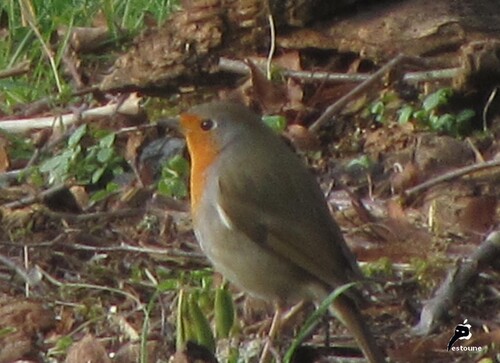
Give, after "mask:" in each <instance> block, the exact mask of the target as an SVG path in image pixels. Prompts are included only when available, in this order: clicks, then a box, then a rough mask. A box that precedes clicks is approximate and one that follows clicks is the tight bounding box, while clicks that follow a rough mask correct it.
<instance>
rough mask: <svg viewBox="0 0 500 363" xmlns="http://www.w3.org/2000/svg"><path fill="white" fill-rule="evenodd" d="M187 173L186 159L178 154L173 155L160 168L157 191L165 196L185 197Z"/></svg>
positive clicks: (187, 164)
mask: <svg viewBox="0 0 500 363" xmlns="http://www.w3.org/2000/svg"><path fill="white" fill-rule="evenodd" d="M188 173H189V163H188V162H187V160H186V159H185V158H183V157H182V156H180V155H176V156H174V157H173V158H171V159H170V160H168V161H167V163H166V164H165V165H164V166H163V168H162V170H161V178H160V181H159V182H158V192H159V193H160V194H162V195H165V196H167V197H175V198H184V197H186V196H187V186H186V180H187V176H188Z"/></svg>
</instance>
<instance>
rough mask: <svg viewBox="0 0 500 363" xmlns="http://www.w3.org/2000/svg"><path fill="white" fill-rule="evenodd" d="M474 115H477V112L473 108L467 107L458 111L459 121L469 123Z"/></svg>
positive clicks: (459, 122)
mask: <svg viewBox="0 0 500 363" xmlns="http://www.w3.org/2000/svg"><path fill="white" fill-rule="evenodd" d="M474 116H476V112H474V110H471V109H470V108H466V109H465V110H462V111H460V112H459V113H458V115H457V123H458V124H464V123H468V122H469V121H470V120H471V119H472V118H473V117H474Z"/></svg>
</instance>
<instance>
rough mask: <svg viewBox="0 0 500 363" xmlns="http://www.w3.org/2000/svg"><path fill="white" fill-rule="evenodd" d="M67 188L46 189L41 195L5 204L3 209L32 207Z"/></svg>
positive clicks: (62, 186)
mask: <svg viewBox="0 0 500 363" xmlns="http://www.w3.org/2000/svg"><path fill="white" fill-rule="evenodd" d="M65 188H67V186H66V185H65V184H58V185H54V186H52V187H50V188H49V189H46V190H43V191H41V192H40V193H37V194H36V195H30V196H28V197H25V198H21V199H19V200H16V201H15V202H10V203H6V204H3V207H5V208H10V209H12V208H20V207H24V206H27V205H30V204H33V203H36V202H40V201H42V200H43V199H44V198H46V197H48V196H50V195H52V194H55V193H58V192H60V191H61V190H63V189H65Z"/></svg>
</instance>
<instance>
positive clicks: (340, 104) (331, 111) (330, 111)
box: [309, 55, 410, 132]
mask: <svg viewBox="0 0 500 363" xmlns="http://www.w3.org/2000/svg"><path fill="white" fill-rule="evenodd" d="M408 59H410V58H408V57H406V56H403V55H398V56H397V57H395V58H393V59H392V60H391V61H390V62H388V63H387V64H386V65H385V66H383V67H382V68H380V69H379V70H378V71H376V72H375V73H374V74H373V75H372V76H371V77H370V78H368V79H367V80H365V81H364V82H363V83H361V84H359V85H357V86H356V87H355V88H354V89H353V90H352V91H350V92H349V93H347V94H346V95H345V96H343V97H341V98H340V99H339V100H337V102H335V103H334V104H333V105H331V106H329V107H328V108H327V109H326V110H325V112H323V114H322V115H321V116H320V117H319V118H318V119H317V120H316V121H314V122H313V124H312V125H311V126H309V131H311V132H317V131H318V130H319V128H320V127H321V126H323V124H325V123H326V122H328V121H330V120H331V119H332V118H333V116H334V115H335V114H336V113H337V112H339V111H340V110H341V109H342V108H344V107H345V105H347V104H348V103H349V102H351V101H352V100H353V99H355V98H357V97H358V96H360V95H361V94H362V93H363V92H365V91H366V90H367V89H368V88H370V87H371V86H372V85H374V84H375V83H376V82H378V81H379V80H380V79H381V78H382V77H383V76H384V75H385V74H386V73H387V72H388V71H390V70H391V69H393V68H394V67H396V66H397V65H399V64H400V63H402V62H404V61H407V60H408Z"/></svg>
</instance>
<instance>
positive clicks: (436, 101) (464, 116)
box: [369, 88, 475, 136]
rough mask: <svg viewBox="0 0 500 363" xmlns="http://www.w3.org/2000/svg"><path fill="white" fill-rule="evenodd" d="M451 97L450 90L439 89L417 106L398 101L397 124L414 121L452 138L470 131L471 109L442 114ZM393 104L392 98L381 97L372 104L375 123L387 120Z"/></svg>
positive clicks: (371, 111)
mask: <svg viewBox="0 0 500 363" xmlns="http://www.w3.org/2000/svg"><path fill="white" fill-rule="evenodd" d="M452 96H453V90H452V89H451V88H441V89H439V90H437V91H436V92H433V93H431V94H429V95H428V96H426V97H425V98H424V99H423V100H422V102H421V103H420V104H419V105H417V106H415V105H409V104H403V105H401V100H399V106H398V107H399V109H398V110H397V114H398V123H399V124H405V123H407V122H410V121H412V120H414V121H416V122H417V123H418V124H419V125H421V126H423V127H425V128H428V129H430V130H431V131H435V132H442V133H445V134H448V135H452V136H461V135H464V134H465V133H467V132H468V131H469V130H470V129H471V120H472V119H473V117H474V116H475V112H474V111H473V110H471V109H464V110H461V111H460V112H458V113H447V112H442V109H443V108H444V107H446V106H448V105H449V103H450V100H451V98H452ZM394 104H395V100H394V99H393V97H388V96H383V97H381V98H380V99H379V100H377V101H375V102H374V103H372V105H371V106H370V110H369V111H370V114H371V115H372V116H373V117H375V120H376V121H377V122H382V123H385V122H386V121H387V118H388V110H393V109H394V107H393V105H394ZM391 105H392V106H391Z"/></svg>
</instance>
